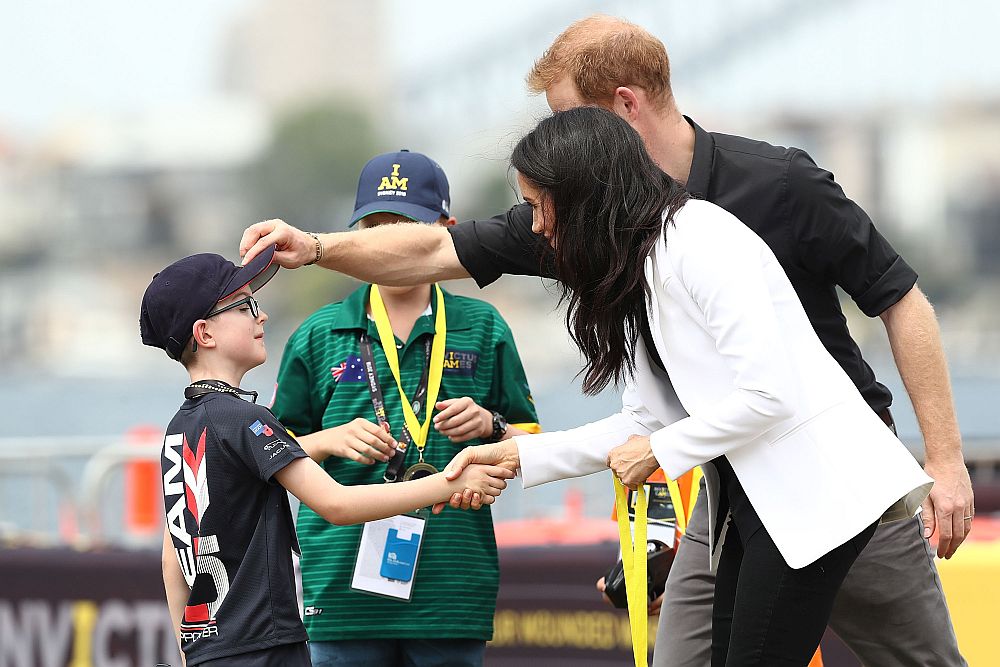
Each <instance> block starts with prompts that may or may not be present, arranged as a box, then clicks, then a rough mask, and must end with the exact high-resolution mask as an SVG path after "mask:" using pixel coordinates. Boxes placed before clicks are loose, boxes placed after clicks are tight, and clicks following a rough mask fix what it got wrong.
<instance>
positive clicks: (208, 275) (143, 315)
mask: <svg viewBox="0 0 1000 667" xmlns="http://www.w3.org/2000/svg"><path fill="white" fill-rule="evenodd" d="M274 250H275V247H274V246H271V247H270V248H267V249H266V250H264V251H263V252H261V253H260V254H259V255H257V256H256V257H254V258H253V260H251V262H250V263H249V264H247V265H246V266H243V267H240V266H236V265H235V264H233V263H232V262H230V261H229V260H228V259H226V258H225V257H221V256H220V255H215V254H210V253H203V254H200V255H191V256H189V257H185V258H184V259H181V260H178V261H176V262H174V263H173V264H171V265H170V266H168V267H167V268H165V269H163V270H162V271H160V272H159V273H157V274H156V275H154V276H153V280H152V281H151V282H150V283H149V286H148V287H147V288H146V292H145V293H144V294H143V295H142V306H141V307H140V309H139V335H140V336H141V337H142V342H143V344H144V345H149V346H151V347H158V348H160V349H161V350H164V351H165V352H166V353H167V356H168V357H170V358H171V359H175V360H177V361H181V356H182V355H183V353H184V349H185V348H186V347H187V343H188V341H189V340H191V335H192V329H193V328H194V323H195V322H197V321H198V320H200V319H204V317H205V316H206V315H208V314H209V313H210V312H212V309H213V308H215V304H217V303H219V302H220V301H222V300H223V299H227V298H229V297H230V296H232V295H233V294H235V293H236V292H238V291H240V290H241V289H243V288H244V287H249V288H250V290H251V291H252V292H256V291H257V290H258V289H260V288H261V287H263V286H264V284H265V283H267V281H268V280H270V279H271V278H272V277H274V274H275V273H277V272H278V265H277V264H275V263H274Z"/></svg>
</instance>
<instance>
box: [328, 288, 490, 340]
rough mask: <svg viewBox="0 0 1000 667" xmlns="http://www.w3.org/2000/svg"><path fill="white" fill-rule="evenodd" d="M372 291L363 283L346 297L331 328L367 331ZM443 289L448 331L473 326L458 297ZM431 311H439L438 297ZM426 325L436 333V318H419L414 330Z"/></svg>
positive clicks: (430, 330)
mask: <svg viewBox="0 0 1000 667" xmlns="http://www.w3.org/2000/svg"><path fill="white" fill-rule="evenodd" d="M370 291H371V285H362V286H361V287H359V288H358V289H356V290H354V291H353V292H351V294H350V295H348V297H347V298H346V299H344V301H343V306H342V307H341V308H340V311H339V312H338V313H337V316H336V317H335V318H334V319H333V322H332V323H331V324H330V328H331V329H332V330H333V331H339V330H343V329H358V330H361V331H367V330H368V313H367V312H366V306H367V305H368V293H369V292H370ZM441 291H442V292H444V317H445V326H446V327H447V329H448V331H460V330H462V329H469V328H471V325H470V324H469V319H468V318H467V317H466V316H465V312H463V311H464V309H463V308H461V307H460V304H458V303H457V302H456V297H455V296H454V295H452V294H451V293H449V292H448V291H447V290H444V289H442V290H441ZM431 312H432V313H434V312H437V299H431ZM424 326H426V327H427V331H428V332H429V333H434V318H433V317H429V318H418V319H417V322H416V325H415V326H414V330H417V329H422V328H423V327H424Z"/></svg>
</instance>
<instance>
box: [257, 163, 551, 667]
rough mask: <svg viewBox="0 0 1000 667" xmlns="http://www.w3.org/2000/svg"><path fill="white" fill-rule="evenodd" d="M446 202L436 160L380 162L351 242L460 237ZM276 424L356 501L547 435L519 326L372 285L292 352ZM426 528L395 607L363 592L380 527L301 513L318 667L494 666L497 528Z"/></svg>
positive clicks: (471, 304) (362, 185) (448, 521)
mask: <svg viewBox="0 0 1000 667" xmlns="http://www.w3.org/2000/svg"><path fill="white" fill-rule="evenodd" d="M449 199H450V196H449V188H448V180H447V178H446V177H445V174H444V171H443V170H442V169H441V167H440V166H438V165H437V163H435V162H434V161H433V160H431V159H430V158H428V157H427V156H425V155H421V154H420V153H411V152H409V151H399V152H395V153H387V154H384V155H379V156H377V157H375V158H373V159H372V160H371V161H370V162H368V164H366V165H365V167H364V169H362V171H361V177H360V179H359V183H358V194H357V200H356V203H355V208H354V215H353V216H352V218H351V226H352V227H353V226H354V225H355V224H356V225H357V226H358V227H361V228H368V227H374V226H378V225H383V224H387V225H390V226H391V224H392V223H395V222H398V221H400V220H401V219H402V220H406V221H411V220H425V221H435V222H434V223H433V224H439V225H451V224H454V222H455V219H454V218H452V217H450V211H449ZM272 409H273V410H274V413H275V414H276V415H277V416H278V418H280V419H281V421H282V422H283V423H284V424H286V425H287V427H288V428H289V429H292V430H294V431H295V432H296V433H297V434H309V435H308V436H303V437H302V439H303V441H306V439H307V438H318V439H321V440H323V441H324V443H325V444H324V449H326V450H327V451H332V452H333V456H331V457H330V458H328V459H327V460H325V461H324V462H323V467H324V469H325V470H326V472H327V473H329V475H330V476H331V477H333V478H335V479H337V481H339V482H341V483H342V484H349V485H355V484H374V483H378V482H381V481H383V480H385V481H392V480H397V479H407V478H411V477H415V476H419V475H422V474H427V473H429V472H432V471H434V470H436V469H442V468H443V467H444V466H445V465H446V464H447V463H448V461H450V460H451V458H452V456H453V455H454V454H455V453H457V452H458V451H459V450H460V449H461V448H462V447H464V446H465V445H466V444H475V443H478V442H483V441H493V440H500V439H504V438H509V437H511V436H513V435H517V434H523V433H529V432H536V431H538V424H537V423H536V422H537V421H538V418H537V417H536V415H535V408H534V405H533V404H532V402H531V396H530V391H529V389H528V383H527V380H526V379H525V375H524V369H523V367H522V364H521V359H520V357H519V356H518V354H517V348H516V347H515V345H514V339H513V337H512V336H511V333H510V328H509V327H508V326H507V323H506V322H504V320H503V318H502V317H500V314H499V313H497V311H496V309H494V308H493V307H492V306H490V305H489V304H487V303H485V302H483V301H479V300H476V299H469V298H465V297H459V296H453V295H451V294H448V293H446V292H444V291H443V290H441V289H440V288H438V287H437V286H436V285H419V286H417V287H387V286H383V285H363V286H361V287H360V288H359V289H358V290H357V291H355V292H354V293H353V294H351V295H350V296H348V297H347V298H346V299H345V300H344V301H342V302H339V303H333V304H329V305H327V306H324V307H323V308H321V309H320V310H318V311H317V312H316V313H314V314H313V315H312V316H310V317H309V318H308V319H307V320H306V321H305V322H304V323H303V324H302V326H301V327H299V329H298V330H297V331H296V332H295V333H294V334H292V336H291V338H290V339H289V341H288V345H287V346H286V348H285V353H284V356H283V358H282V362H281V369H280V371H279V373H278V389H277V391H276V393H275V402H274V406H273V408H272ZM508 422H509V424H508ZM432 425H433V428H431V426H432ZM393 436H396V437H398V439H399V446H398V447H396V448H393V445H394V444H395V442H396V441H395V440H394V439H393ZM393 486H396V485H395V484H384V485H383V488H385V489H386V490H387V491H388V490H389V489H391V488H392V487H393ZM421 514H422V515H423V516H425V517H427V525H426V539H425V540H424V542H423V545H422V546H421V551H420V554H419V568H418V569H417V570H416V571H415V572H414V573H413V576H412V586H411V588H410V589H409V591H408V593H409V597H407V598H398V597H397V598H393V597H385V596H380V595H372V594H371V593H373V592H376V593H377V591H371V590H368V589H366V588H364V587H359V586H357V585H356V582H357V580H358V577H357V566H356V562H357V560H358V554H359V549H361V548H363V546H364V545H365V544H366V543H367V538H366V537H365V535H366V534H367V532H368V531H369V530H371V528H370V527H369V526H365V527H364V528H362V527H360V526H331V525H330V524H329V523H327V522H326V521H324V520H323V519H322V517H320V516H317V514H316V513H315V512H314V511H312V510H311V509H309V508H308V507H303V508H301V509H300V510H299V521H298V524H297V528H298V536H299V541H300V543H301V544H302V560H301V562H300V564H301V567H302V587H303V597H304V603H305V625H306V629H307V630H308V632H309V639H310V645H309V649H310V652H311V653H312V659H313V663H314V664H315V665H317V667H324V666H325V665H338V666H344V667H350V666H354V665H359V666H360V665H364V666H370V665H379V666H380V667H393V666H394V665H416V666H429V665H450V666H452V667H464V666H472V665H480V664H482V661H483V654H484V651H485V646H486V641H487V640H488V639H490V638H491V636H492V634H493V613H494V609H495V606H496V593H497V586H498V580H499V566H498V563H497V551H496V541H495V539H494V534H493V522H492V520H491V517H490V514H489V512H488V511H482V512H471V513H468V512H467V513H463V512H457V511H454V510H451V509H450V508H449V509H446V510H445V511H444V513H443V514H441V515H440V516H428V515H427V514H428V513H426V512H422V513H421ZM341 601H345V602H347V603H348V604H346V605H344V604H341V603H340V602H341Z"/></svg>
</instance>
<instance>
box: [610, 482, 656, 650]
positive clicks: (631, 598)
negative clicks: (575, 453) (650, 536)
mask: <svg viewBox="0 0 1000 667" xmlns="http://www.w3.org/2000/svg"><path fill="white" fill-rule="evenodd" d="M612 477H613V478H614V481H615V507H616V508H617V511H618V539H619V540H620V542H621V547H622V566H623V570H624V573H625V592H626V593H627V594H628V623H629V628H630V629H631V631H632V657H633V658H634V659H635V667H646V665H647V662H646V653H647V650H648V649H647V646H648V637H647V634H648V632H649V611H648V603H649V601H648V600H647V599H646V487H645V485H641V486H640V487H639V491H638V492H637V493H636V496H635V498H636V500H635V537H634V538H633V537H632V536H631V535H630V534H629V532H630V531H629V520H628V501H627V500H626V498H627V493H626V491H625V487H624V486H623V485H622V482H621V480H620V479H618V476H617V475H612Z"/></svg>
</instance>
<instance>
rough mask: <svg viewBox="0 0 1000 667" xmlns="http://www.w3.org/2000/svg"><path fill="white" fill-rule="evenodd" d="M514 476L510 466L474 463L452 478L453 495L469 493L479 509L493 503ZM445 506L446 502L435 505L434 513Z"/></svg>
mask: <svg viewBox="0 0 1000 667" xmlns="http://www.w3.org/2000/svg"><path fill="white" fill-rule="evenodd" d="M448 477H451V475H448ZM513 477H514V473H513V472H512V471H511V470H509V469H508V468H504V467H502V466H493V465H483V464H479V463H473V464H470V465H467V466H465V468H464V469H463V470H462V471H461V473H460V474H458V475H457V476H455V477H454V478H452V479H450V480H449V487H450V488H451V489H452V490H453V492H454V493H453V494H452V495H453V497H454V495H463V494H464V495H467V496H468V497H469V502H470V505H471V507H472V509H479V508H481V507H482V506H483V505H492V504H493V502H494V501H495V500H496V499H497V496H499V495H500V492H501V491H503V490H504V489H506V488H507V480H508V479H512V478H513ZM443 508H444V503H438V504H437V505H435V506H434V513H435V514H438V513H440V511H441V509H443Z"/></svg>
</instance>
